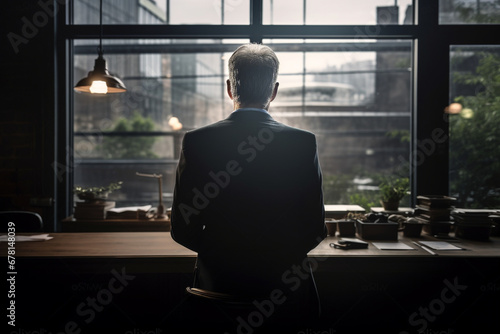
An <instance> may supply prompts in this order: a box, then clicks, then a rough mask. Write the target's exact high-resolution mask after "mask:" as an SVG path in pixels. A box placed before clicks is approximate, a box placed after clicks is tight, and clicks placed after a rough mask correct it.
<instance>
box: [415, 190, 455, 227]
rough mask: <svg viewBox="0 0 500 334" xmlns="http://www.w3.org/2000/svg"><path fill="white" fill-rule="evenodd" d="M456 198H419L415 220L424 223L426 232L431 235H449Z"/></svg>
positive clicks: (440, 196) (433, 196)
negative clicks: (451, 214)
mask: <svg viewBox="0 0 500 334" xmlns="http://www.w3.org/2000/svg"><path fill="white" fill-rule="evenodd" d="M455 201H456V198H454V197H448V196H442V195H427V196H417V203H418V204H417V206H416V208H415V211H414V213H415V218H417V220H419V221H420V222H422V223H424V227H423V229H424V231H425V232H427V233H429V234H431V235H436V234H448V233H449V232H450V230H451V225H452V222H451V216H450V213H451V211H452V210H453V208H454V206H453V204H454V203H455Z"/></svg>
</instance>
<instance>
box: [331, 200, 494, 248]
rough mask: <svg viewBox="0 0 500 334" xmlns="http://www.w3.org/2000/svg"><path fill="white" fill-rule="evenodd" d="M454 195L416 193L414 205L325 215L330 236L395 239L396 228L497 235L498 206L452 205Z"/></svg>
mask: <svg viewBox="0 0 500 334" xmlns="http://www.w3.org/2000/svg"><path fill="white" fill-rule="evenodd" d="M455 202H456V199H455V198H453V197H449V196H440V195H427V196H417V205H416V207H415V208H414V209H412V208H404V209H403V210H401V211H399V212H393V211H391V212H387V211H384V210H381V208H372V210H371V212H369V213H366V212H365V213H361V212H350V213H348V214H346V216H345V217H343V218H342V219H337V220H336V219H331V218H327V220H326V222H325V223H326V225H327V228H328V234H329V235H330V236H335V235H337V233H338V235H339V236H340V237H346V238H351V237H355V236H357V237H359V238H361V239H364V240H388V241H396V240H398V235H399V232H401V231H402V232H403V235H404V236H405V237H413V238H417V237H420V235H421V234H422V233H426V234H428V235H431V236H434V237H437V238H441V239H448V238H453V237H451V236H449V233H450V232H454V237H456V238H463V239H471V240H479V241H481V240H488V239H489V237H490V235H499V230H500V209H491V210H478V209H463V208H455V206H454V204H455Z"/></svg>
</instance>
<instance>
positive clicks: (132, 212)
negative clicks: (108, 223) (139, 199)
mask: <svg viewBox="0 0 500 334" xmlns="http://www.w3.org/2000/svg"><path fill="white" fill-rule="evenodd" d="M150 209H151V205H143V206H127V207H123V208H112V209H109V210H108V211H106V219H144V218H146V213H147V212H148V211H149V210H150Z"/></svg>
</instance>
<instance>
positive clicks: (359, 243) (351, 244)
mask: <svg viewBox="0 0 500 334" xmlns="http://www.w3.org/2000/svg"><path fill="white" fill-rule="evenodd" d="M330 247H333V248H338V249H363V248H368V243H367V242H366V241H363V240H359V239H356V238H342V239H340V240H339V241H338V243H334V242H332V243H330Z"/></svg>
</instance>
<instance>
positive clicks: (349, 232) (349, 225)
mask: <svg viewBox="0 0 500 334" xmlns="http://www.w3.org/2000/svg"><path fill="white" fill-rule="evenodd" d="M337 225H338V227H339V235H340V237H344V238H349V237H354V236H355V235H356V226H355V225H354V220H338V221H337Z"/></svg>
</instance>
